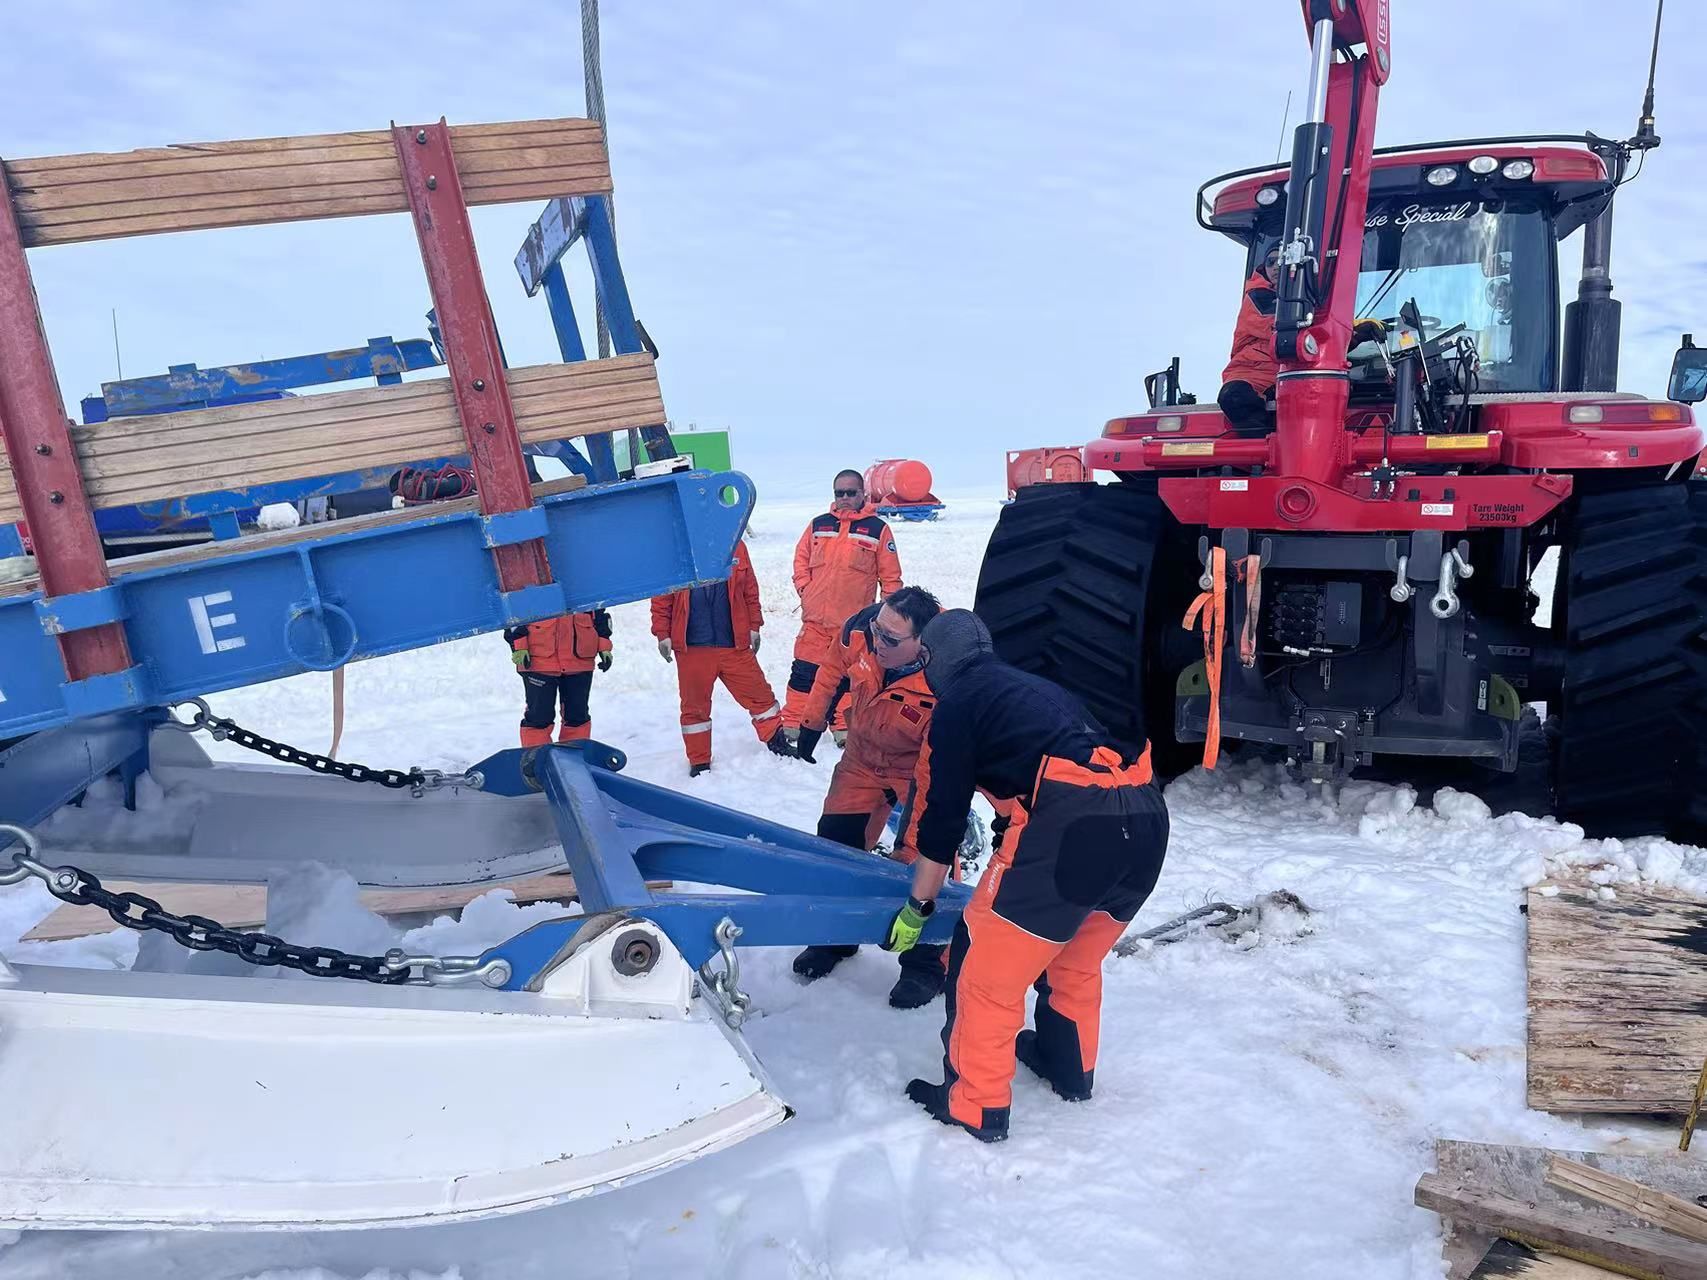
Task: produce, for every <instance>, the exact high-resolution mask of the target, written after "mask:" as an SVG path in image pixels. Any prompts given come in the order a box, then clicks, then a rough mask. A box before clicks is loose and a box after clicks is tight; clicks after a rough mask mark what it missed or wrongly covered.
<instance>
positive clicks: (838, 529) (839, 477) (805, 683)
mask: <svg viewBox="0 0 1707 1280" xmlns="http://www.w3.org/2000/svg"><path fill="white" fill-rule="evenodd" d="M832 488H833V493H832V495H831V496H832V498H833V499H834V500H833V501H832V503H831V505H830V509H829V510H828V511H826V512H825V513H824V514H823V515H819V516H814V517H813V518H812V523H811V524H809V525H807V526H806V532H805V533H803V534H801V535H800V541H799V542H798V543H797V544H796V545H795V548H794V589H795V590H796V591H797V592H799V593H800V636H799V638H798V639H796V640H795V642H794V665H793V667H792V668H791V669H790V671H789V673H788V697H787V699H786V701H785V702H784V703H783V708H782V723H783V727H784V728H785V729H786V730H788V732H789V735H790V736H791V737H797V736H798V735H799V732H800V722H801V720H802V718H803V717H804V716H805V713H806V702H807V699H808V698H810V697H811V696H812V681H813V680H814V679H816V677H817V675H818V667H819V666H820V664H822V663H823V661H824V659H825V658H826V657H827V656H829V653H830V650H831V649H832V648H833V647H834V646H835V644H836V643H837V641H838V639H839V636H840V632H841V629H842V624H843V623H845V622H846V621H847V620H848V618H850V617H851V616H852V615H854V614H856V613H858V612H859V611H860V610H861V609H863V608H865V607H866V606H867V605H868V604H872V603H874V602H875V601H876V600H877V599H878V594H879V592H880V591H881V593H882V594H883V595H885V596H888V595H893V594H894V593H895V592H897V591H899V590H900V589H901V559H900V557H899V556H898V555H896V553H895V535H894V534H892V533H891V532H890V531H889V526H888V525H887V524H885V523H884V522H883V520H882V519H881V518H880V517H879V516H878V515H877V513H876V511H875V510H873V508H872V507H871V506H870V505H868V503H867V502H866V494H865V478H864V477H863V476H861V475H860V473H859V472H857V471H838V472H837V473H836V478H835V481H834V483H833V486H832Z"/></svg>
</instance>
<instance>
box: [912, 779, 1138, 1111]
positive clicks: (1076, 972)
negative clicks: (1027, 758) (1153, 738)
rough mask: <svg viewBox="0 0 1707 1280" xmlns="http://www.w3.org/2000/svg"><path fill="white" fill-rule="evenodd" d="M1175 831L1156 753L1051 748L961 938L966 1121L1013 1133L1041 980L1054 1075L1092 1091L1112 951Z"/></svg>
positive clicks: (953, 1049)
mask: <svg viewBox="0 0 1707 1280" xmlns="http://www.w3.org/2000/svg"><path fill="white" fill-rule="evenodd" d="M1167 839H1168V816H1167V807H1166V805H1165V804H1164V802H1163V800H1162V797H1161V793H1160V792H1159V790H1158V789H1157V788H1156V786H1155V784H1154V783H1153V782H1152V781H1151V778H1150V758H1149V753H1148V752H1147V751H1146V752H1145V754H1144V755H1143V757H1142V758H1141V759H1140V760H1139V761H1138V762H1137V763H1136V764H1132V765H1125V766H1123V765H1122V762H1121V758H1120V756H1119V755H1118V754H1117V753H1115V752H1114V751H1112V750H1110V749H1109V748H1107V747H1099V748H1098V749H1097V751H1096V752H1095V754H1094V755H1093V756H1092V759H1091V761H1090V762H1089V763H1088V764H1083V765H1081V764H1076V763H1074V762H1072V761H1070V760H1061V759H1056V758H1054V757H1051V756H1046V757H1044V760H1043V763H1042V766H1041V768H1040V769H1039V771H1038V776H1037V784H1036V787H1035V788H1034V790H1033V792H1032V794H1031V795H1030V796H1028V797H1025V798H1023V799H1020V800H1016V801H1013V802H1012V804H1011V806H1009V825H1008V829H1007V832H1006V834H1005V835H1004V836H1003V838H1002V847H1001V849H1000V850H999V851H998V852H997V853H996V855H995V856H994V857H993V858H992V860H991V863H990V866H989V867H988V869H986V871H985V872H984V876H983V879H981V880H980V881H979V883H978V887H977V889H976V890H975V892H974V894H973V898H972V902H971V905H970V906H968V907H967V909H966V912H965V914H964V915H963V916H962V918H961V921H960V924H959V926H958V927H957V928H956V930H955V934H954V941H953V943H952V944H951V946H950V948H949V956H948V990H947V1005H948V1008H947V1021H946V1023H945V1024H944V1026H943V1032H942V1042H943V1049H944V1059H943V1061H944V1069H945V1074H944V1077H943V1080H944V1083H945V1084H946V1085H947V1087H948V1111H949V1114H950V1115H951V1116H952V1117H953V1118H954V1119H956V1120H959V1121H960V1122H961V1123H963V1124H967V1125H970V1126H972V1127H973V1128H975V1129H996V1130H1000V1131H1005V1130H1006V1128H1007V1120H1008V1108H1009V1105H1010V1103H1011V1102H1012V1098H1013V1076H1014V1067H1015V1060H1014V1041H1015V1039H1016V1037H1017V1036H1018V1035H1019V1033H1020V1031H1021V1030H1022V1029H1023V1028H1024V1026H1025V993H1026V989H1027V988H1028V987H1033V986H1035V987H1036V989H1037V1006H1036V1012H1035V1014H1034V1020H1035V1025H1036V1029H1037V1049H1038V1054H1039V1057H1040V1059H1041V1061H1042V1063H1043V1064H1044V1066H1045V1069H1046V1074H1047V1075H1048V1078H1049V1079H1050V1081H1051V1083H1053V1084H1054V1085H1055V1086H1056V1087H1057V1088H1058V1089H1060V1090H1061V1091H1063V1092H1065V1093H1067V1094H1069V1095H1071V1096H1079V1097H1084V1096H1088V1095H1089V1094H1090V1090H1091V1084H1092V1080H1093V1074H1094V1072H1095V1071H1096V1063H1097V1047H1098V1040H1099V1038H1100V1034H1101V1018H1102V962H1103V958H1104V957H1105V956H1106V955H1107V954H1108V952H1109V951H1110V949H1112V948H1113V946H1114V944H1115V942H1116V941H1117V940H1118V939H1119V938H1120V935H1121V933H1122V932H1123V931H1124V930H1125V928H1126V926H1127V925H1128V924H1130V923H1131V922H1132V918H1133V917H1134V916H1135V915H1137V914H1138V908H1139V907H1141V906H1143V904H1144V900H1145V899H1146V898H1148V897H1149V896H1150V891H1151V890H1152V889H1154V888H1155V885H1156V878H1157V876H1158V875H1160V873H1161V867H1162V858H1163V855H1164V853H1165V851H1166V849H1167Z"/></svg>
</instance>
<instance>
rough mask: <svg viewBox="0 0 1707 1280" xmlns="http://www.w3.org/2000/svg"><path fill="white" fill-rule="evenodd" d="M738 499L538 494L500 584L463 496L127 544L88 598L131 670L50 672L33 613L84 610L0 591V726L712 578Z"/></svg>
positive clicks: (633, 491) (735, 491)
mask: <svg viewBox="0 0 1707 1280" xmlns="http://www.w3.org/2000/svg"><path fill="white" fill-rule="evenodd" d="M726 489H727V490H728V492H729V493H731V494H732V495H733V499H734V501H733V503H732V504H729V503H725V501H724V500H723V497H722V494H723V493H724V491H725V490H726ZM752 504H753V487H752V482H751V481H749V480H748V479H747V478H746V477H745V476H743V475H740V474H739V473H735V472H729V473H724V474H712V473H709V472H703V471H700V472H679V473H676V474H674V475H670V476H659V477H656V478H654V479H650V480H638V481H633V482H630V483H626V484H615V485H600V486H596V487H588V488H581V489H577V490H574V491H571V492H566V493H552V494H546V495H543V496H541V497H539V498H538V499H537V503H536V506H537V509H540V510H541V511H542V512H543V520H544V524H545V535H544V538H545V545H546V549H547V553H548V555H549V558H550V563H551V566H552V569H553V571H554V573H555V574H556V581H555V582H553V583H551V584H548V585H546V586H544V587H537V588H530V589H528V590H526V591H518V592H514V593H511V594H510V595H505V594H504V593H502V592H501V591H500V589H499V585H498V582H497V579H496V577H495V573H494V569H493V559H492V555H491V546H492V545H493V540H494V538H495V537H499V536H501V535H500V531H499V530H497V529H496V528H494V527H492V526H491V525H490V524H489V522H488V521H487V520H486V519H485V518H484V517H482V516H481V515H480V513H479V512H478V511H477V510H473V509H472V504H471V503H458V504H455V506H454V507H453V508H451V509H445V508H433V507H428V508H423V509H421V510H420V511H419V512H416V513H411V515H410V516H409V517H408V518H399V517H394V516H381V517H378V518H376V519H373V520H365V521H352V522H350V523H349V524H345V523H344V522H341V521H334V522H332V523H330V524H326V525H323V526H319V527H318V528H317V529H316V530H315V531H314V533H313V535H312V536H309V537H304V536H302V535H301V534H298V533H291V534H283V535H278V536H273V537H269V536H266V535H262V536H259V537H255V538H245V539H240V540H239V541H236V542H232V543H221V544H216V545H217V546H219V547H220V548H221V549H224V548H226V547H229V550H228V551H225V552H224V554H214V555H210V554H207V552H208V549H207V548H201V549H198V552H197V556H196V557H195V558H189V557H182V558H175V557H171V556H167V557H162V558H160V559H157V560H142V561H139V562H137V567H135V568H132V569H131V571H129V572H121V573H119V574H118V575H117V576H116V577H115V578H114V581H113V587H112V591H113V592H114V593H115V596H114V598H113V599H112V600H111V601H107V602H104V603H103V605H102V608H103V609H105V610H106V612H107V613H108V614H111V615H113V616H117V617H122V618H123V619H124V621H123V626H124V629H125V633H126V635H127V637H128V639H129V642H130V646H131V653H132V655H133V656H134V657H135V660H136V664H137V665H136V670H137V671H138V672H142V673H146V679H142V678H140V677H139V678H138V679H137V680H135V681H132V682H131V683H130V684H128V685H124V686H122V687H120V686H114V687H111V688H102V689H100V690H94V689H84V688H79V687H78V686H75V685H67V684H66V683H65V673H64V668H63V666H62V665H61V663H60V660H59V650H58V646H57V644H56V643H55V640H56V636H55V634H54V633H52V632H50V631H49V630H47V629H46V627H47V622H46V619H48V618H56V619H57V618H71V619H73V620H76V619H78V618H81V617H83V616H85V615H92V611H91V610H79V609H78V608H77V606H76V604H75V602H72V603H68V604H64V605H63V606H61V602H57V601H56V602H54V606H55V607H53V608H49V609H48V610H46V611H45V612H43V613H38V610H37V608H36V604H37V602H38V601H40V600H41V599H42V596H41V594H40V593H39V592H35V593H31V594H26V595H17V596H5V597H0V654H4V655H5V661H4V664H3V666H0V738H6V737H11V736H14V735H17V734H21V733H27V732H31V731H33V730H38V729H45V728H50V727H52V726H54V725H58V724H64V723H67V722H68V721H70V720H73V719H76V718H77V716H78V715H79V714H91V713H92V711H93V710H94V709H95V708H94V706H92V705H91V704H92V700H93V699H94V698H95V696H96V695H97V694H98V695H99V697H100V698H101V699H103V700H104V705H101V706H100V708H99V709H102V710H109V709H110V710H116V709H119V708H121V707H141V706H148V705H156V704H159V703H165V702H170V701H173V700H175V699H179V698H186V697H191V696H195V695H199V694H203V693H210V692H214V691H217V690H220V689H233V688H238V687H240V686H243V685H251V684H258V683H261V682H262V681H266V680H276V679H278V678H280V677H282V676H287V675H294V674H297V673H299V672H302V671H308V670H328V669H330V668H332V667H336V666H339V665H341V664H343V663H345V662H350V661H356V660H359V659H361V658H369V657H376V656H378V655H380V654H386V653H396V652H400V651H402V650H405V649H415V648H421V647H423V646H426V645H432V644H439V643H442V642H443V641H446V640H452V639H456V638H459V637H462V636H472V635H479V634H481V633H483V632H488V631H496V630H498V629H500V628H502V627H505V626H509V625H512V624H513V623H516V622H521V621H531V620H534V619H537V618H544V617H552V616H555V615H557V614H562V613H570V612H574V611H576V610H581V609H591V608H594V607H597V606H605V605H613V604H622V603H625V602H627V601H631V600H644V599H647V598H648V597H651V596H655V595H662V594H664V593H666V592H669V591H673V590H676V589H677V588H679V587H684V586H688V585H691V584H695V583H702V582H714V581H718V580H720V579H722V578H725V577H727V576H728V574H729V568H730V564H731V562H732V560H733V557H734V549H735V541H736V539H737V538H739V537H740V536H741V531H742V530H743V529H744V528H745V527H746V523H747V517H748V515H749V514H750V512H751V510H752ZM589 548H593V549H594V550H592V551H589ZM58 625H59V626H60V629H61V630H63V629H65V627H64V624H63V623H60V624H58Z"/></svg>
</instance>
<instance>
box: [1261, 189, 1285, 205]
mask: <svg viewBox="0 0 1707 1280" xmlns="http://www.w3.org/2000/svg"><path fill="white" fill-rule="evenodd" d="M1279 200H1280V188H1279V187H1263V188H1261V189H1260V190H1258V192H1257V203H1258V204H1260V205H1262V206H1263V208H1265V209H1266V208H1267V207H1268V206H1269V205H1271V204H1275V203H1277V202H1278V201H1279Z"/></svg>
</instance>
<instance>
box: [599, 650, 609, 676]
mask: <svg viewBox="0 0 1707 1280" xmlns="http://www.w3.org/2000/svg"><path fill="white" fill-rule="evenodd" d="M611 661H612V659H611V651H610V650H609V649H606V650H604V651H603V652H602V653H600V654H599V670H600V671H609V670H610V664H611Z"/></svg>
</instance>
